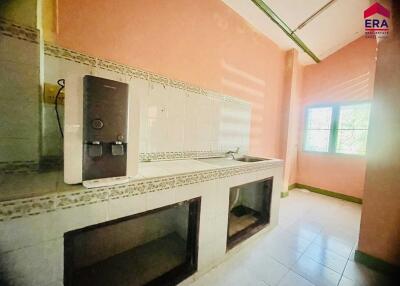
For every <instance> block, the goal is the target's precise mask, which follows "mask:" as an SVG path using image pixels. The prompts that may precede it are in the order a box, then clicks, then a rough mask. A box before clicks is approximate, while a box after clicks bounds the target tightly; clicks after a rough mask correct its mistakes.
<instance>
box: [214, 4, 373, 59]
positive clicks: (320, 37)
mask: <svg viewBox="0 0 400 286" xmlns="http://www.w3.org/2000/svg"><path fill="white" fill-rule="evenodd" d="M222 1H223V2H225V4H227V5H228V6H229V7H231V8H232V9H233V10H234V11H236V13H238V14H239V15H240V16H242V17H243V18H244V19H245V20H246V21H247V22H249V23H250V24H251V25H252V26H254V27H255V28H256V29H257V30H259V31H260V32H261V33H263V34H264V35H266V36H267V37H268V38H270V39H271V40H272V41H273V42H275V43H276V44H277V45H278V46H279V47H280V48H282V49H284V50H288V49H291V48H295V49H297V50H298V51H299V59H300V62H301V63H302V64H304V65H307V64H312V63H315V62H314V61H313V60H312V59H311V57H310V56H309V55H307V54H306V53H304V52H303V51H302V50H301V48H299V47H298V46H297V45H296V44H295V43H294V42H293V41H292V40H291V39H290V38H289V37H288V36H287V35H286V34H285V33H284V32H283V31H282V30H281V29H280V28H279V27H278V26H277V25H276V24H275V23H274V22H272V20H271V19H270V18H269V17H268V16H267V15H265V14H264V12H263V11H261V10H260V9H259V8H258V7H257V6H256V5H255V4H254V3H253V2H252V1H251V0H222ZM263 1H264V3H265V4H267V5H268V6H269V7H270V8H271V9H272V10H273V11H274V12H275V14H277V15H278V16H279V17H280V18H281V19H282V20H283V21H284V22H285V23H286V24H287V25H288V26H289V28H291V29H292V30H295V29H296V28H297V27H298V26H299V25H300V24H301V23H302V22H303V21H305V20H306V19H307V18H308V17H310V16H311V15H312V14H314V13H315V12H316V11H318V10H319V9H321V8H322V7H323V6H324V5H325V4H327V3H328V2H329V0H263ZM369 5H370V1H369V0H336V1H334V2H333V3H332V4H331V5H330V6H329V7H328V8H327V9H325V10H323V11H322V12H321V13H320V14H318V15H317V16H316V17H315V18H314V19H313V20H312V21H310V22H308V23H307V24H306V25H305V26H304V27H303V28H302V29H300V30H297V31H296V35H297V36H298V37H299V38H300V39H301V40H302V41H303V42H304V43H305V44H306V45H307V47H308V48H309V49H310V50H311V51H312V52H313V53H314V54H315V55H316V56H317V57H318V58H319V59H321V60H322V59H324V58H326V57H327V56H329V55H330V54H332V53H334V52H336V51H337V50H339V49H340V48H342V47H344V46H345V45H347V44H348V43H350V42H352V41H354V40H355V39H357V38H359V37H360V36H362V35H363V33H364V26H363V24H364V18H363V11H364V10H365V9H366V8H368V6H369Z"/></svg>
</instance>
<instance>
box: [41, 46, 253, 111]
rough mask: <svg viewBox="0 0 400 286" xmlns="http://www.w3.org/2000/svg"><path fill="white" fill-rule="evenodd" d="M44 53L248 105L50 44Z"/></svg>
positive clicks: (208, 91)
mask: <svg viewBox="0 0 400 286" xmlns="http://www.w3.org/2000/svg"><path fill="white" fill-rule="evenodd" d="M44 53H45V55H47V56H53V57H56V58H61V59H64V60H68V61H73V62H76V63H79V64H84V65H88V66H92V67H95V68H100V69H104V70H107V71H112V72H115V73H119V74H122V75H126V76H129V77H134V78H138V79H144V80H149V81H151V82H156V83H159V84H163V85H168V86H171V87H175V88H179V89H182V90H186V91H190V92H194V93H197V94H203V95H208V96H214V97H219V98H222V99H223V100H224V101H236V102H238V103H242V104H246V105H248V104H249V103H247V102H245V101H243V100H240V99H237V98H235V97H231V96H223V95H218V93H215V92H212V91H210V90H206V89H204V88H201V87H199V86H195V85H192V84H189V83H186V82H183V81H180V80H176V79H170V78H168V77H166V76H164V75H160V74H156V73H153V72H149V71H145V70H142V69H138V68H135V67H131V66H127V65H124V64H120V63H116V62H112V61H109V60H105V59H100V58H95V57H92V56H88V55H85V54H83V53H80V52H76V51H73V50H69V49H66V48H62V47H58V46H55V45H53V44H50V43H45V44H44Z"/></svg>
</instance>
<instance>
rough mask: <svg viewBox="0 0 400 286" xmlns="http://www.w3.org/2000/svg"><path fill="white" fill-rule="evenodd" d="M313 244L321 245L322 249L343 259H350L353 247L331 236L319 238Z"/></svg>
mask: <svg viewBox="0 0 400 286" xmlns="http://www.w3.org/2000/svg"><path fill="white" fill-rule="evenodd" d="M313 243H315V244H318V245H320V246H321V247H322V248H325V249H328V250H330V251H332V252H335V253H336V254H338V255H340V256H342V257H343V258H346V259H347V258H349V256H350V254H351V251H352V249H353V247H351V246H349V245H347V244H345V243H343V242H342V241H339V240H337V239H336V238H334V237H329V236H317V237H316V238H315V240H314V241H313Z"/></svg>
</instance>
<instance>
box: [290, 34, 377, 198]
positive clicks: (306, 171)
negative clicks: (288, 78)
mask: <svg viewBox="0 0 400 286" xmlns="http://www.w3.org/2000/svg"><path fill="white" fill-rule="evenodd" d="M375 65H376V41H375V40H373V39H366V38H364V37H361V38H359V39H357V40H355V41H354V42H352V43H350V44H348V45H347V46H345V47H344V48H342V49H340V50H339V51H337V52H336V53H334V54H332V55H331V56H329V57H328V58H326V59H324V60H323V61H322V62H321V63H319V64H314V65H309V66H306V67H305V68H304V75H303V92H302V98H301V108H302V112H301V122H302V123H301V126H302V127H301V132H300V135H299V136H300V140H299V142H300V144H299V153H298V162H297V183H301V184H306V185H310V186H313V187H318V188H322V189H326V190H329V191H333V192H338V193H342V194H346V195H350V196H354V197H358V198H362V197H363V192H364V179H365V170H366V159H365V157H360V156H351V155H335V154H318V153H307V152H303V151H302V148H303V138H302V135H303V131H302V130H303V129H304V128H303V126H304V108H305V107H307V106H310V105H315V104H321V103H337V102H349V101H351V102H352V101H364V100H370V99H371V98H372V96H373V87H374V75H375Z"/></svg>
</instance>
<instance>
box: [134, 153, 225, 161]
mask: <svg viewBox="0 0 400 286" xmlns="http://www.w3.org/2000/svg"><path fill="white" fill-rule="evenodd" d="M220 157H225V152H218V151H182V152H154V153H140V154H139V160H140V161H142V162H148V161H161V160H180V159H202V158H220Z"/></svg>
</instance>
